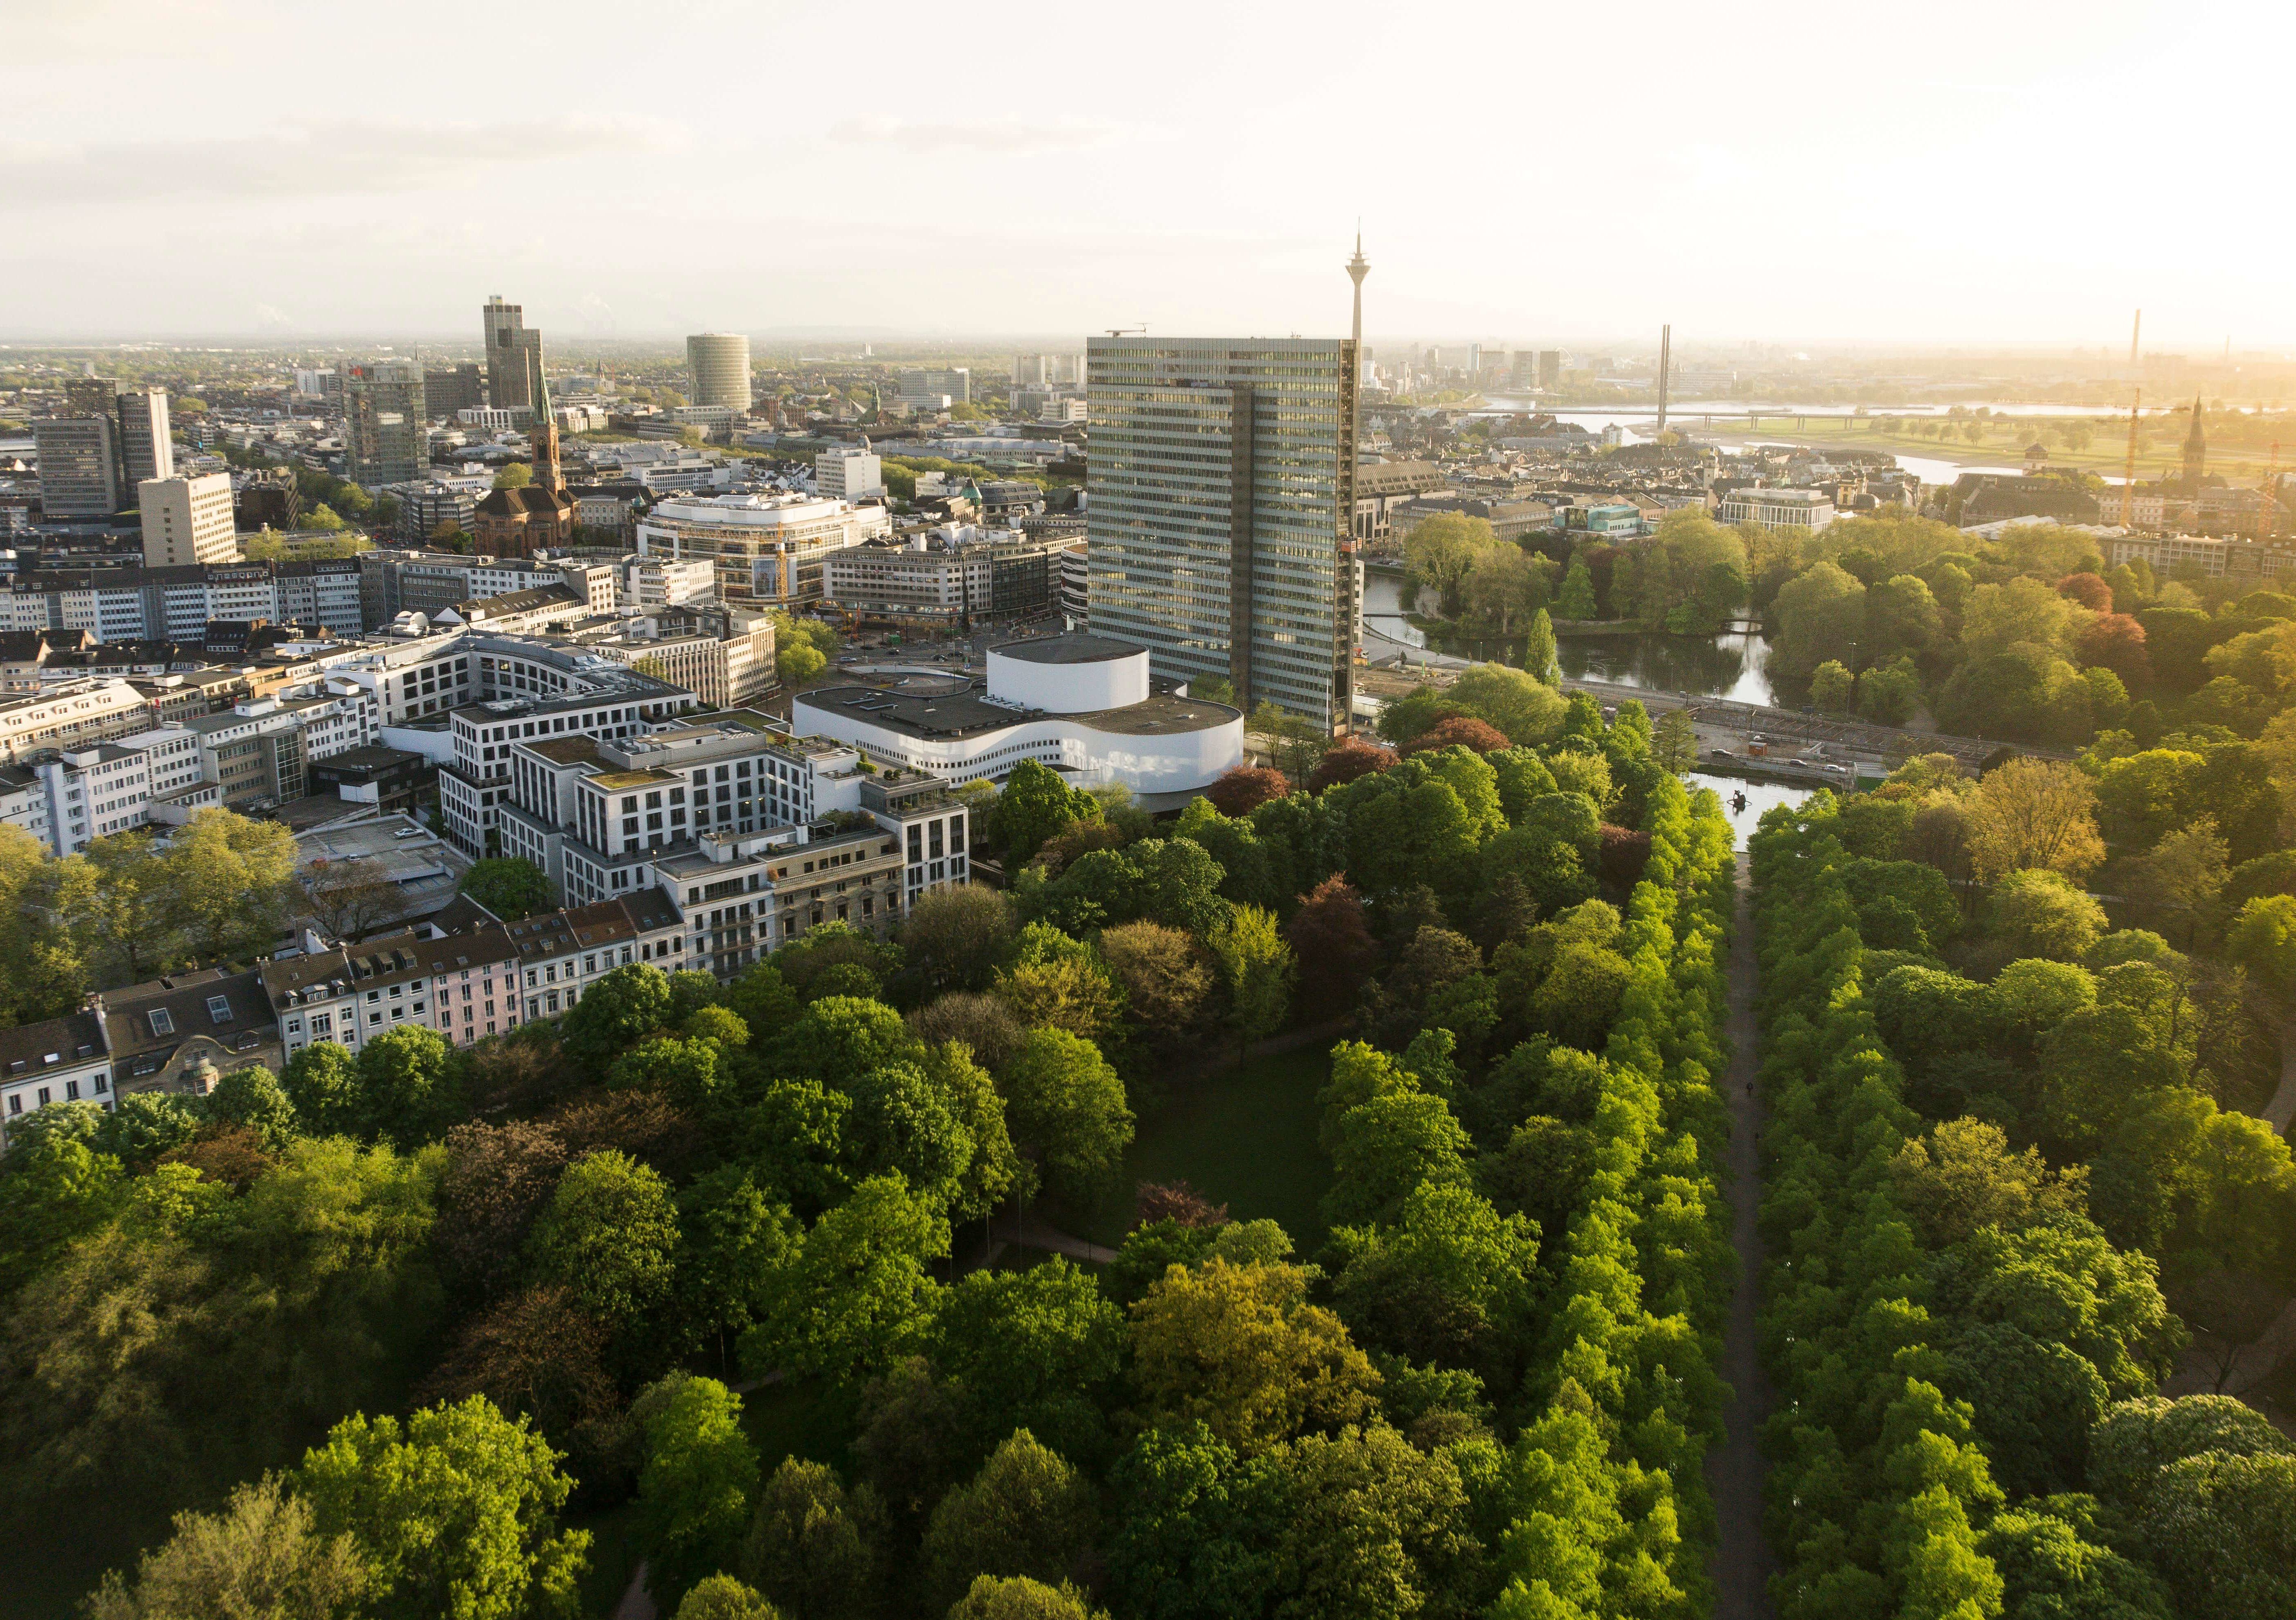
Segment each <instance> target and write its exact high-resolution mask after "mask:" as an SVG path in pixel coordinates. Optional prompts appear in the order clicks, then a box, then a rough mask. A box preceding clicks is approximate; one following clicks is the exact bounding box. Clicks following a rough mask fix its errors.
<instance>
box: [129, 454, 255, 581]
mask: <svg viewBox="0 0 2296 1620" xmlns="http://www.w3.org/2000/svg"><path fill="white" fill-rule="evenodd" d="M135 495H136V506H137V507H138V509H139V510H140V511H141V512H142V514H143V563H144V566H145V567H147V568H176V567H179V566H181V565H183V564H184V563H228V562H230V561H231V560H232V559H233V558H234V557H235V556H237V555H239V541H238V538H237V534H236V530H235V529H234V522H233V518H232V504H231V474H230V473H209V474H208V475H207V476H206V477H204V478H147V479H145V480H144V481H143V482H142V483H140V484H138V485H136V486H135Z"/></svg>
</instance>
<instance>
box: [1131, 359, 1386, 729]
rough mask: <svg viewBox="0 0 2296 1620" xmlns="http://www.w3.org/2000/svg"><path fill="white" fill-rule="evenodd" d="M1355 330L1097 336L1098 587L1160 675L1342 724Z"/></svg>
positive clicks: (1349, 656)
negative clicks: (1211, 678) (1226, 684)
mask: <svg viewBox="0 0 2296 1620" xmlns="http://www.w3.org/2000/svg"><path fill="white" fill-rule="evenodd" d="M1354 348H1355V346H1354V344H1353V343H1351V342H1349V341H1348V340H1346V339H1344V338H1330V339H1300V338H1292V339H1259V338H1249V339H1203V338H1188V339H1174V338H1161V339H1150V338H1145V337H1111V338H1094V339H1092V340H1091V342H1090V346H1089V353H1088V355H1087V396H1088V399H1089V401H1090V408H1091V417H1090V424H1091V451H1090V455H1089V458H1088V459H1089V465H1090V472H1089V473H1088V487H1089V489H1090V494H1091V505H1090V509H1089V512H1088V514H1087V536H1088V538H1089V541H1090V550H1089V554H1088V555H1089V584H1088V593H1089V600H1090V607H1091V623H1092V628H1093V629H1094V630H1095V631H1096V632H1098V633H1100V634H1102V635H1106V636H1114V637H1119V638H1121V639H1124V640H1128V641H1136V642H1139V643H1141V644H1142V645H1144V646H1146V647H1147V648H1148V649H1149V653H1150V658H1151V662H1152V664H1153V667H1154V669H1155V670H1156V672H1157V673H1158V674H1160V675H1163V676H1168V677H1170V678H1175V679H1181V680H1186V679H1193V678H1201V677H1204V676H1208V675H1217V676H1221V677H1224V678H1227V679H1228V680H1229V681H1231V682H1232V683H1233V684H1234V687H1235V692H1236V699H1237V701H1238V702H1239V703H1242V705H1243V707H1245V708H1246V709H1247V710H1249V709H1251V708H1252V707H1254V706H1255V705H1257V704H1258V703H1261V702H1263V701H1267V702H1272V703H1275V705H1276V706H1277V707H1278V708H1280V709H1283V710H1284V711H1287V712H1289V713H1292V714H1295V715H1299V716H1300V717H1302V718H1304V719H1308V720H1314V721H1316V723H1317V724H1319V725H1323V726H1326V727H1329V728H1333V729H1334V730H1336V729H1340V728H1343V727H1344V726H1345V725H1346V723H1347V720H1348V716H1349V703H1350V697H1351V676H1352V669H1353V662H1352V660H1353V654H1354V651H1355V646H1354V633H1355V629H1354V627H1355V622H1356V602H1355V577H1356V570H1355V559H1354V556H1353V555H1352V549H1353V546H1354V540H1353V539H1352V536H1351V530H1352V527H1353V525H1352V522H1351V521H1350V520H1351V518H1352V515H1353V513H1354V509H1355V444H1356V389H1355V380H1356V366H1355V356H1354Z"/></svg>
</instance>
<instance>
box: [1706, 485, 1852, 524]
mask: <svg viewBox="0 0 2296 1620" xmlns="http://www.w3.org/2000/svg"><path fill="white" fill-rule="evenodd" d="M1835 515H1836V514H1835V512H1834V509H1833V497H1832V496H1831V495H1828V494H1827V493H1826V492H1825V490H1823V489H1733V490H1732V491H1730V493H1729V494H1727V495H1726V496H1724V497H1723V498H1722V499H1721V501H1720V503H1719V504H1718V506H1717V507H1716V508H1715V513H1714V516H1715V518H1716V520H1717V521H1718V522H1725V523H1759V524H1761V525H1762V526H1763V527H1764V528H1765V529H1823V528H1825V526H1826V525H1827V524H1829V523H1831V522H1833V520H1834V517H1835Z"/></svg>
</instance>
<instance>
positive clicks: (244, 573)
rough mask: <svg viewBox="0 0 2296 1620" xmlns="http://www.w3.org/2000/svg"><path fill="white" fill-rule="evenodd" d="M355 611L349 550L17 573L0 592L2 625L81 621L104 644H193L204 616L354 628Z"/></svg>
mask: <svg viewBox="0 0 2296 1620" xmlns="http://www.w3.org/2000/svg"><path fill="white" fill-rule="evenodd" d="M363 611H364V610H363V608H362V605H361V600H360V594H359V567H358V563H357V562H356V561H355V560H353V559H350V558H333V559H328V560H324V561H314V562H299V563H286V562H281V563H244V562H232V563H184V564H179V565H176V566H173V567H160V568H149V567H146V568H137V567H127V568H108V569H85V570H83V569H70V570H55V571H52V572H42V573H37V574H22V575H19V576H18V577H17V578H16V579H14V580H11V581H10V582H9V587H8V592H7V595H6V596H5V597H4V598H0V619H4V623H0V629H12V630H37V629H85V630H87V631H89V632H90V633H91V634H93V635H94V637H95V638H96V639H97V640H98V641H104V642H117V641H160V640H167V641H189V642H196V641H197V640H199V639H200V637H201V632H202V630H203V629H205V627H206V625H207V623H208V621H209V620H212V619H221V620H237V621H249V622H251V621H255V620H258V619H260V620H267V621H270V622H272V623H274V624H283V623H296V624H316V625H320V626H323V627H324V628H325V629H330V630H332V631H333V632H334V633H335V634H337V635H339V636H356V635H357V634H358V633H359V631H360V629H362V628H363V625H364V622H365V621H364V619H363V616H362V615H363Z"/></svg>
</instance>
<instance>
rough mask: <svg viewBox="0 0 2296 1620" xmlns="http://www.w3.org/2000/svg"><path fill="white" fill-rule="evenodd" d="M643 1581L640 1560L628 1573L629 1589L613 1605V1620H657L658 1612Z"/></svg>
mask: <svg viewBox="0 0 2296 1620" xmlns="http://www.w3.org/2000/svg"><path fill="white" fill-rule="evenodd" d="M645 1581H646V1567H645V1560H644V1559H643V1558H641V1559H639V1560H638V1567H636V1568H635V1569H634V1570H632V1571H631V1572H630V1584H629V1589H628V1590H627V1591H625V1592H623V1593H622V1600H621V1601H620V1602H619V1603H617V1604H615V1605H614V1620H658V1616H660V1610H659V1609H658V1608H655V1606H654V1600H653V1594H652V1592H650V1591H646V1583H645Z"/></svg>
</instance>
